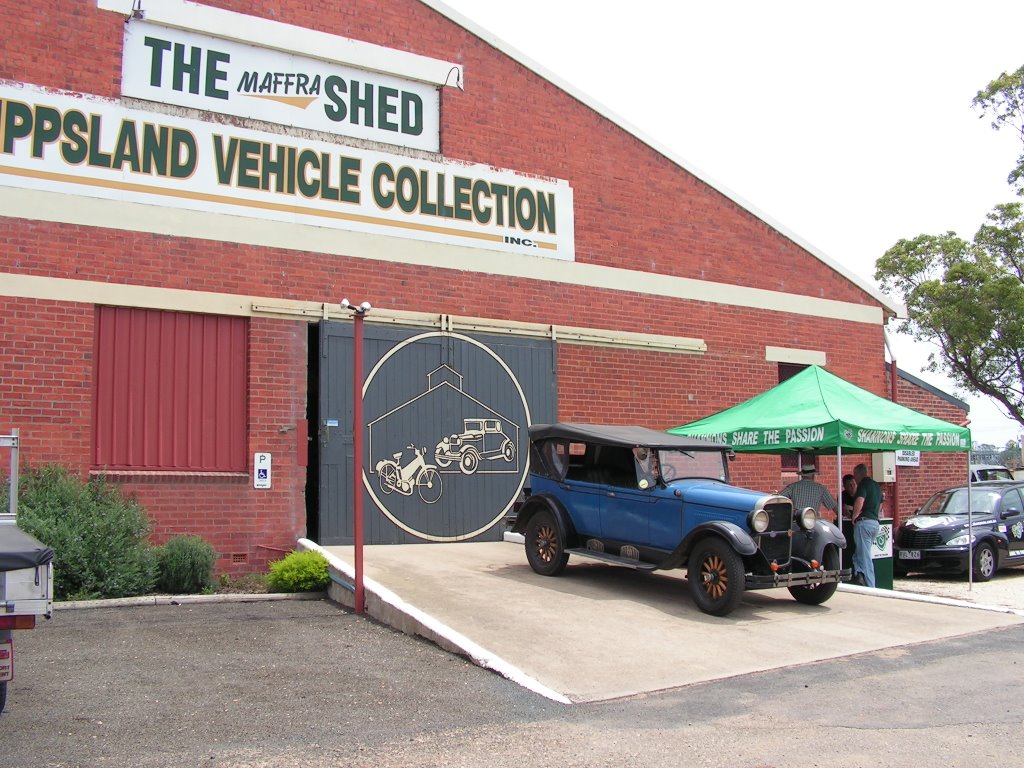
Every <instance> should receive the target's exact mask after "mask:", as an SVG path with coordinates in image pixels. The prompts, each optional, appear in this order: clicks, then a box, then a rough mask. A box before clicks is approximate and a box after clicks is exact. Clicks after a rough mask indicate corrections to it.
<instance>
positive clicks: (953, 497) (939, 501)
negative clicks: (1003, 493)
mask: <svg viewBox="0 0 1024 768" xmlns="http://www.w3.org/2000/svg"><path fill="white" fill-rule="evenodd" d="M999 498H1000V494H999V492H998V491H988V490H979V489H975V490H973V491H972V492H971V507H972V510H971V511H973V512H974V514H976V515H977V514H983V515H984V514H992V513H993V512H995V510H996V508H997V507H998V506H999ZM919 514H922V515H966V514H967V489H966V488H954V489H953V490H950V491H942V492H941V493H937V494H935V495H934V496H932V497H931V498H930V499H928V501H927V502H925V505H924V506H923V507H921V511H920V513H919Z"/></svg>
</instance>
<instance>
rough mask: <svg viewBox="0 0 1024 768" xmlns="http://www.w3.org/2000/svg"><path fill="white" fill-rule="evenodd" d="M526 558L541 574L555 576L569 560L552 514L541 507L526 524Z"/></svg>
mask: <svg viewBox="0 0 1024 768" xmlns="http://www.w3.org/2000/svg"><path fill="white" fill-rule="evenodd" d="M525 538H526V559H527V560H528V561H529V562H530V567H531V568H533V570H534V571H536V572H537V573H539V574H540V575H541V576H557V575H558V574H560V573H561V572H562V571H563V570H564V569H565V564H566V563H567V562H569V555H568V553H567V552H566V551H565V541H564V540H563V539H562V534H561V533H559V531H558V526H557V525H556V524H555V518H554V515H552V514H551V513H550V512H548V511H547V510H546V509H542V510H541V511H539V512H537V513H536V514H535V515H534V516H533V517H531V518H530V522H529V523H527V524H526V536H525Z"/></svg>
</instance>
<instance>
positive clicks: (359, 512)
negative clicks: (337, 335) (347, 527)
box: [352, 312, 365, 614]
mask: <svg viewBox="0 0 1024 768" xmlns="http://www.w3.org/2000/svg"><path fill="white" fill-rule="evenodd" d="M353 321H354V324H353V327H352V345H353V353H352V357H353V364H352V367H353V369H354V372H353V377H354V379H353V383H352V488H353V491H352V492H353V496H354V498H353V499H352V515H353V523H352V529H353V530H352V535H353V537H354V544H355V550H356V554H355V559H356V613H357V614H358V613H362V612H363V608H364V607H365V603H364V595H363V313H362V312H356V314H355V317H354V318H353Z"/></svg>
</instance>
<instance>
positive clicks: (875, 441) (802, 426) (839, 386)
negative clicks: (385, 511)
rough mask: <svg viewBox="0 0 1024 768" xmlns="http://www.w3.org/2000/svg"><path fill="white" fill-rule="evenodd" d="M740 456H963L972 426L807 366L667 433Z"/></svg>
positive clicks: (968, 444) (820, 369) (968, 445)
mask: <svg viewBox="0 0 1024 768" xmlns="http://www.w3.org/2000/svg"><path fill="white" fill-rule="evenodd" d="M668 431H669V432H671V433H672V434H675V435H690V436H692V437H700V438H703V439H706V440H713V441H716V442H720V443H728V444H729V445H731V446H732V447H733V449H734V450H736V451H737V452H745V453H789V452H800V453H811V454H839V455H842V452H843V451H844V450H846V451H848V452H851V453H875V452H878V451H898V450H913V451H947V452H951V453H965V452H967V451H968V450H969V447H970V444H971V431H970V430H969V429H967V428H966V427H958V426H957V425H955V424H951V423H949V422H948V421H942V420H941V419H936V418H932V417H931V416H926V415H925V414H923V413H920V412H918V411H915V410H913V409H911V408H907V407H905V406H902V405H899V404H898V403H894V402H892V401H891V400H886V399H885V398H884V397H879V396H878V395H875V394H873V393H871V392H868V391H867V390H866V389H861V388H860V387H858V386H857V385H855V384H851V383H850V382H848V381H846V380H845V379H841V378H839V377H838V376H836V375H835V374H832V373H829V372H828V371H826V370H825V369H824V368H819V367H818V366H816V365H812V366H810V367H809V368H806V369H805V370H803V371H801V372H800V373H798V374H797V375H796V376H793V377H792V378H790V379H787V380H786V381H784V382H782V383H781V384H779V385H777V386H775V387H772V388H771V389H769V390H767V391H766V392H762V393H761V394H760V395H756V396H755V397H752V398H750V399H749V400H747V401H746V402H743V403H740V404H739V405H735V406H733V407H732V408H728V409H726V410H724V411H719V412H718V413H716V414H713V415H711V416H707V417H706V418H703V419H700V420H699V421H694V422H692V423H690V424H685V425H683V426H681V427H675V428H674V429H670V430H668Z"/></svg>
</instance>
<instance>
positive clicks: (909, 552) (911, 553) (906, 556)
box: [898, 549, 921, 560]
mask: <svg viewBox="0 0 1024 768" xmlns="http://www.w3.org/2000/svg"><path fill="white" fill-rule="evenodd" d="M898 554H899V557H900V560H920V559H921V550H920V549H901V550H899V551H898Z"/></svg>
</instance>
